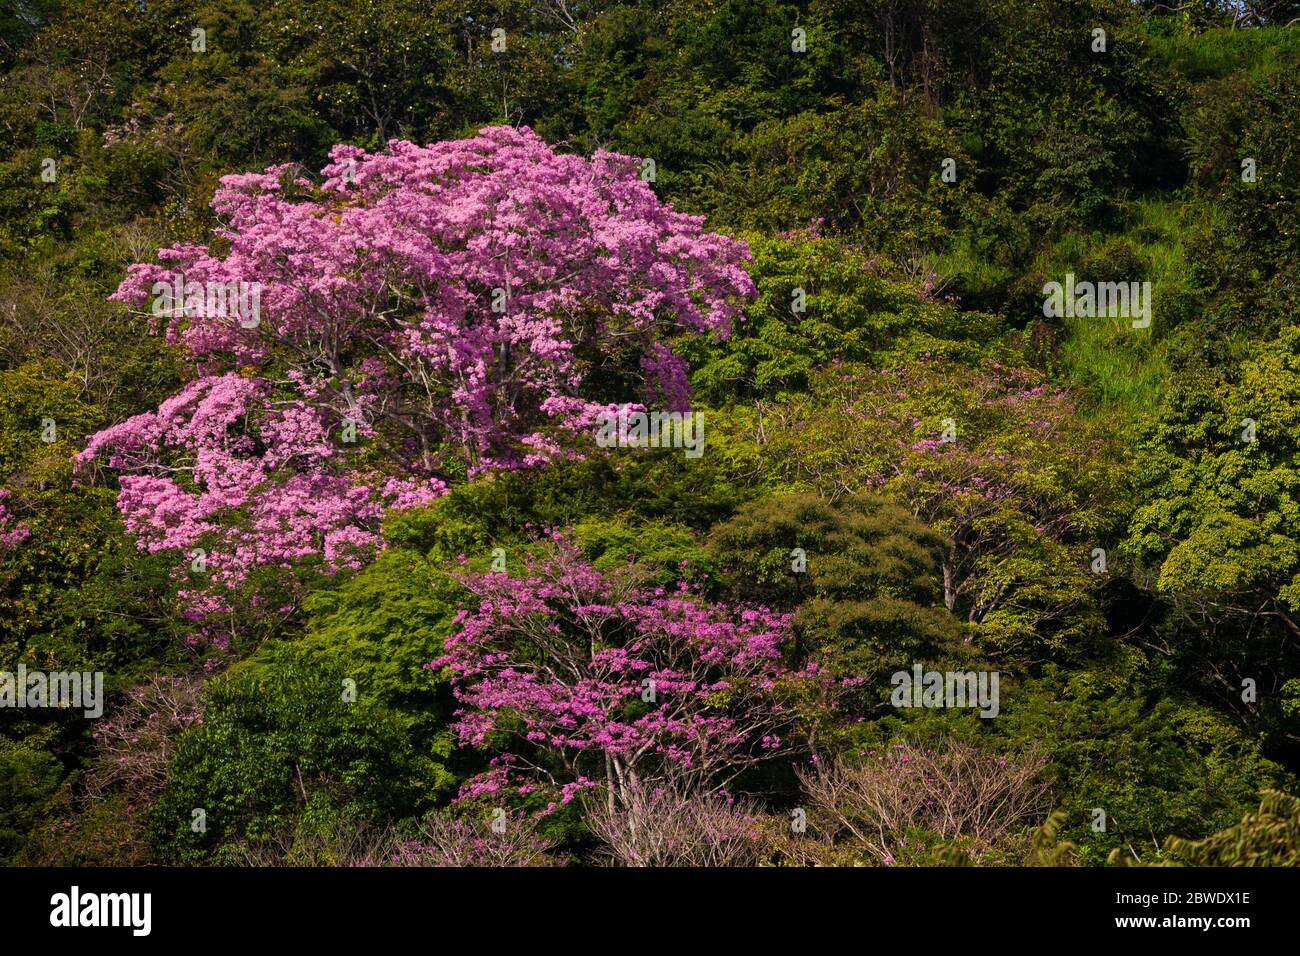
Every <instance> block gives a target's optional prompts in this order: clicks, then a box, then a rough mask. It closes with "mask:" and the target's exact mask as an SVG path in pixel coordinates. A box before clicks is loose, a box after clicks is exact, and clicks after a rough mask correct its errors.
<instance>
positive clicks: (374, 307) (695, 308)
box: [81, 127, 753, 618]
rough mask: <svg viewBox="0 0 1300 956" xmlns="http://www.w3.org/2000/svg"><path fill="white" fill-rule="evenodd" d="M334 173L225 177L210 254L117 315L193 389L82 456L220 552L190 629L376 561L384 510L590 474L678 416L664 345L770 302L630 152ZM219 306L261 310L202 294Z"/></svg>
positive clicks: (167, 543)
mask: <svg viewBox="0 0 1300 956" xmlns="http://www.w3.org/2000/svg"><path fill="white" fill-rule="evenodd" d="M331 160H332V162H331V163H330V164H329V165H328V166H326V167H325V169H324V170H323V175H324V181H323V182H321V183H319V184H318V183H316V182H313V181H312V180H309V179H308V178H306V177H304V176H303V175H302V174H301V173H300V171H297V170H295V169H293V168H291V167H288V166H278V167H272V168H270V169H268V170H266V171H265V172H264V173H255V174H247V175H235V176H227V177H225V178H224V179H223V180H222V184H221V188H220V189H219V190H218V191H217V193H216V196H215V198H214V199H213V203H212V206H213V208H214V209H215V210H216V212H217V213H218V214H219V215H220V217H221V219H222V222H223V225H222V227H221V228H220V229H219V230H218V232H217V236H216V241H215V242H214V244H213V245H212V246H211V247H201V246H184V247H178V248H172V249H163V250H160V252H159V256H158V257H159V260H160V263H159V264H136V265H133V266H131V268H130V270H129V274H128V276H127V278H126V280H125V281H124V282H123V283H122V285H121V287H120V288H119V289H118V291H117V292H116V293H115V295H114V298H116V299H119V300H121V301H123V302H126V303H129V304H130V305H132V306H133V307H135V308H137V309H140V310H142V311H144V312H145V313H146V314H153V315H155V316H157V317H158V318H159V320H160V325H161V326H162V331H163V332H164V334H165V335H166V336H167V337H168V339H169V341H171V342H173V343H175V344H176V345H178V346H179V347H181V348H182V349H183V351H184V353H185V354H186V355H187V356H188V357H189V358H190V359H192V361H193V362H194V365H195V368H196V371H197V373H198V375H197V377H196V378H195V379H194V380H193V381H192V382H190V383H189V384H188V385H187V386H186V387H185V388H184V389H183V390H182V391H181V392H180V393H179V394H177V395H175V396H173V397H172V398H170V399H168V400H167V401H166V402H164V403H163V404H162V406H160V407H159V408H158V410H157V411H155V412H150V413H147V414H143V415H139V416H136V417H134V418H131V419H129V420H128V421H125V422H123V423H121V424H119V425H117V426H115V427H113V428H110V429H108V430H106V431H103V432H100V433H99V434H97V435H94V436H92V437H91V439H90V442H89V444H88V447H87V448H86V450H85V452H84V453H83V454H82V456H81V460H82V463H83V465H85V464H87V463H89V462H91V461H95V460H103V459H105V458H106V459H107V462H108V464H109V465H110V466H111V467H113V468H115V469H118V470H120V471H121V473H122V476H121V495H120V498H119V507H120V509H121V511H122V513H123V514H124V516H125V518H126V522H127V524H128V526H129V527H130V528H131V530H132V531H134V532H135V533H136V534H137V535H139V538H140V541H141V545H142V547H146V548H149V549H150V550H163V549H177V550H180V551H186V552H190V553H193V552H196V551H199V550H202V552H203V553H202V555H200V556H199V557H200V562H201V563H200V565H199V567H201V568H202V569H203V573H204V574H207V575H208V578H204V579H200V580H201V582H202V581H208V582H210V583H211V585H212V586H209V585H208V584H205V583H200V584H198V585H197V586H195V587H194V588H192V589H191V591H190V593H189V595H188V596H189V598H190V608H191V613H192V614H193V615H194V616H195V617H199V618H202V617H205V616H207V615H209V614H210V613H211V612H213V611H220V610H222V609H223V607H224V606H225V604H224V600H225V599H223V598H222V597H221V596H220V592H221V589H222V588H228V587H231V586H236V585H237V584H238V583H239V582H240V581H241V580H243V579H244V578H245V577H246V575H247V574H248V572H249V571H250V570H251V569H252V568H255V567H263V566H280V565H284V566H289V565H291V564H292V563H293V562H295V561H297V560H299V559H301V558H304V557H308V556H313V557H318V558H320V559H322V560H323V561H324V563H325V566H326V567H327V569H328V568H336V567H338V566H340V565H342V564H347V563H353V564H354V563H356V562H358V561H360V560H362V559H363V558H364V555H365V554H366V552H367V551H368V550H371V549H373V548H374V547H375V546H376V544H377V534H376V532H377V523H378V520H379V518H380V517H381V516H382V514H383V513H384V511H385V510H386V509H388V508H391V507H401V506H405V505H411V504H418V503H421V502H424V501H428V500H430V499H431V498H434V497H436V496H438V495H440V494H442V493H443V492H444V491H445V487H446V486H445V482H446V481H448V480H451V479H453V478H455V477H457V476H461V475H465V474H473V473H474V472H476V471H479V470H482V469H485V468H502V467H504V468H515V467H522V466H528V465H534V464H541V463H544V462H546V461H548V460H551V459H552V458H554V457H555V456H557V455H563V454H580V453H581V452H582V450H583V449H584V448H587V449H589V448H591V447H592V446H593V444H594V442H593V441H592V439H591V435H590V434H587V432H589V430H590V429H591V426H592V424H593V422H594V419H595V415H596V414H597V413H598V412H599V411H601V410H603V409H605V408H608V407H609V406H610V405H611V404H614V403H618V402H627V401H655V402H658V403H661V404H662V405H664V406H667V407H669V408H673V409H683V408H684V407H685V406H686V403H687V402H688V398H689V395H688V388H687V383H686V368H685V363H684V362H683V361H682V360H681V359H679V358H678V357H677V356H675V355H674V354H673V353H672V351H671V350H670V348H669V346H668V344H667V339H668V337H669V336H670V335H672V334H676V333H680V332H696V333H706V332H707V333H714V334H718V335H725V334H726V333H727V331H728V330H729V327H730V323H731V321H732V320H733V319H734V318H736V317H738V315H739V314H740V313H739V308H740V305H741V303H742V302H743V301H744V300H745V299H746V298H747V297H749V296H751V295H752V294H753V285H752V283H751V281H750V279H749V276H748V273H747V272H746V271H745V269H744V262H745V260H746V259H747V258H748V250H747V248H746V247H745V246H744V244H743V243H740V242H737V241H735V240H732V239H729V238H727V237H725V236H721V235H716V234H712V233H709V232H707V231H705V229H704V226H703V222H702V219H701V218H700V217H693V216H688V215H684V214H682V213H678V212H676V211H674V210H673V209H672V208H671V207H670V206H667V205H664V204H662V203H660V202H659V201H658V199H657V198H656V196H655V195H654V193H653V192H652V191H651V189H650V188H649V186H647V185H646V184H645V183H644V182H642V181H641V180H640V178H639V177H638V169H639V167H638V164H637V163H636V161H635V160H633V159H631V158H629V157H626V156H619V155H615V154H613V153H607V152H599V153H597V154H596V155H595V156H594V157H592V158H591V159H590V160H588V159H584V158H582V157H579V156H572V155H564V154H560V153H556V152H554V151H553V150H552V149H550V148H549V147H548V146H547V145H546V144H545V143H544V142H543V141H542V140H541V139H540V138H539V137H537V136H536V135H535V134H534V133H532V132H531V131H530V130H528V129H514V128H510V127H496V128H489V129H484V130H482V131H481V132H480V133H479V134H478V135H477V136H474V137H471V138H468V139H463V140H456V141H451V142H443V143H437V144H434V145H431V146H416V145H414V144H411V143H407V142H401V141H392V142H390V143H389V145H388V149H387V150H386V151H384V152H382V153H376V154H368V153H366V152H365V151H363V150H361V149H359V148H356V147H352V146H336V147H335V148H334V149H333V151H332V153H331ZM192 284H197V285H192ZM241 284H242V285H241ZM214 287H215V288H223V289H230V290H231V295H230V301H231V302H232V303H233V302H235V301H238V302H239V303H240V304H241V305H242V306H243V307H244V308H243V311H237V310H236V309H234V308H233V307H225V306H223V303H222V300H220V299H214V298H213V296H212V295H211V294H210V293H209V294H208V295H207V296H206V297H205V296H203V295H199V296H197V297H195V296H191V294H190V293H189V292H188V291H187V290H190V289H204V288H208V289H210V288H214ZM170 289H176V290H179V291H181V292H182V293H183V294H182V295H181V296H180V297H179V298H177V299H174V300H172V301H169V302H168V301H166V300H165V299H163V297H162V293H163V292H164V291H166V290H170ZM236 290H238V293H239V294H238V297H236V295H235V294H234V292H235V291H236ZM160 302H165V304H164V305H163V306H161V307H160V305H159V303H160ZM252 303H256V305H257V308H256V309H255V310H254V312H253V313H251V314H250V312H249V311H248V308H247V307H248V306H249V305H250V304H252Z"/></svg>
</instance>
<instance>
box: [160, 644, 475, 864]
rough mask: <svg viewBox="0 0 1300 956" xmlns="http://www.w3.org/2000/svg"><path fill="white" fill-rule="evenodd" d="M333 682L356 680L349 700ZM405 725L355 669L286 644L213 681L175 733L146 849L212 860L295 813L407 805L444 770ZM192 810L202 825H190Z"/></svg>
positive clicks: (424, 804) (431, 790)
mask: <svg viewBox="0 0 1300 956" xmlns="http://www.w3.org/2000/svg"><path fill="white" fill-rule="evenodd" d="M345 680H353V681H356V700H355V701H353V702H348V701H346V700H345V699H344V697H345V695H346V694H347V686H346V685H345V683H344V681H345ZM408 723H409V722H408V721H406V720H403V719H402V718H400V717H399V716H398V715H396V714H394V713H393V712H392V711H391V710H390V708H388V707H387V706H385V705H384V704H383V703H382V702H381V701H380V695H379V693H377V692H376V690H375V688H374V687H372V686H371V685H370V684H369V682H367V681H366V679H365V671H364V669H363V668H362V667H361V666H352V665H351V662H347V663H338V662H317V661H313V660H312V659H311V658H310V657H309V656H308V655H307V654H304V653H299V652H297V651H296V650H295V649H294V648H284V649H280V650H277V651H274V652H271V656H269V657H268V658H266V659H265V666H251V667H248V668H245V669H241V670H239V671H236V672H234V673H231V674H230V675H228V676H225V677H221V678H217V679H216V680H214V681H213V682H212V684H211V685H210V686H209V688H208V691H207V694H206V702H205V710H204V718H203V724H202V725H201V726H198V727H195V728H192V729H191V730H189V731H187V732H186V733H185V734H184V735H182V737H181V738H180V740H179V742H178V744H177V749H176V753H175V755H174V757H173V758H172V760H171V762H170V764H169V770H168V772H169V779H168V783H167V788H166V789H165V790H164V792H163V794H162V796H161V797H160V798H159V800H158V802H157V803H156V804H155V806H154V808H153V810H152V813H151V818H150V832H151V836H152V841H153V843H154V847H155V850H156V852H157V853H158V854H159V855H160V857H161V858H162V859H165V860H172V861H175V862H191V863H192V862H200V861H203V860H209V859H222V858H223V857H222V848H223V847H224V848H226V850H225V852H226V853H229V852H230V848H231V847H234V846H237V845H239V844H243V843H246V844H247V845H249V846H252V847H257V846H259V845H264V844H267V843H273V842H274V841H276V840H279V839H283V837H284V834H285V833H286V831H288V832H292V831H293V830H294V829H295V828H296V827H297V826H298V825H299V823H298V821H299V819H300V817H303V816H307V817H312V816H316V815H319V814H337V813H346V814H353V815H355V816H357V817H358V818H360V819H364V820H369V821H374V820H383V819H388V818H401V817H405V816H411V815H414V814H416V813H419V812H420V811H421V810H423V809H425V808H428V807H429V806H431V805H432V804H433V803H434V801H435V800H436V799H437V797H438V796H439V795H440V793H441V792H442V791H443V790H445V788H446V787H447V786H448V785H449V784H450V782H451V778H450V775H449V774H448V772H447V770H446V769H445V767H444V766H443V764H442V763H441V761H440V759H439V757H438V755H437V754H435V753H431V752H429V750H427V749H425V748H422V747H417V746H416V740H415V736H414V734H413V732H412V730H411V728H410V727H409V726H408ZM198 809H201V810H203V811H204V815H205V820H206V825H205V829H203V830H202V831H201V832H194V826H196V824H195V820H196V819H197V818H196V817H195V816H194V813H193V811H194V810H198Z"/></svg>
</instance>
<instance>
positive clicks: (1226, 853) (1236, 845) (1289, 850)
mask: <svg viewBox="0 0 1300 956" xmlns="http://www.w3.org/2000/svg"><path fill="white" fill-rule="evenodd" d="M1169 851H1170V853H1171V854H1172V855H1173V856H1174V857H1176V858H1177V859H1179V860H1181V861H1183V862H1185V863H1187V864H1188V865H1189V866H1298V865H1300V799H1298V798H1296V797H1293V796H1291V795H1290V794H1287V793H1282V792H1280V791H1277V790H1267V791H1265V792H1264V795H1263V799H1262V800H1261V801H1260V803H1259V809H1258V810H1257V811H1255V812H1252V813H1248V814H1246V815H1245V816H1244V817H1243V818H1242V820H1241V822H1240V823H1238V824H1236V825H1235V826H1231V827H1228V828H1227V829H1226V830H1222V831H1221V832H1219V833H1215V834H1214V835H1212V836H1208V837H1206V838H1205V839H1204V840H1182V839H1177V838H1175V839H1172V840H1170V841H1169Z"/></svg>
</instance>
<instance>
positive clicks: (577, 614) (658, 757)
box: [430, 536, 799, 812]
mask: <svg viewBox="0 0 1300 956" xmlns="http://www.w3.org/2000/svg"><path fill="white" fill-rule="evenodd" d="M464 583H465V584H466V586H467V587H468V588H469V590H470V591H471V592H472V594H473V595H474V597H475V598H476V599H477V601H478V606H477V609H476V610H473V611H465V612H461V614H460V615H459V617H458V624H459V627H458V628H457V630H456V631H455V633H453V634H452V635H451V636H449V637H448V638H447V639H446V642H445V651H446V653H445V654H444V655H443V656H442V657H440V658H438V659H437V660H435V661H433V662H432V663H431V664H430V666H431V667H434V668H447V669H448V670H449V672H450V675H451V677H452V680H453V682H454V686H455V694H456V697H457V699H458V700H459V701H460V703H461V705H462V706H461V709H460V710H458V712H457V716H458V720H457V723H456V725H455V729H456V732H457V733H458V735H459V737H460V739H461V741H462V742H463V743H466V744H474V745H485V744H489V743H493V742H497V741H499V740H500V735H501V734H503V733H505V734H511V735H514V744H516V745H518V746H517V748H516V750H515V752H512V753H509V754H507V755H504V756H503V757H502V758H499V759H498V760H497V761H495V762H494V770H492V771H490V772H489V773H487V774H485V775H483V776H482V777H480V778H478V779H477V780H476V781H474V782H472V783H471V784H470V785H468V786H467V787H466V788H465V789H464V790H463V791H462V798H472V797H477V796H482V795H484V794H495V793H497V792H499V791H501V790H503V789H504V788H505V787H507V786H508V785H509V784H510V781H509V774H510V772H511V771H512V770H519V769H527V770H529V771H531V772H532V773H533V774H534V775H535V776H540V778H541V779H542V780H543V781H544V782H546V783H549V784H550V785H551V786H552V787H554V788H555V789H556V790H557V791H559V792H560V793H562V795H563V796H562V800H563V801H565V802H567V801H568V800H571V799H572V798H573V796H574V795H575V794H576V793H577V792H578V791H579V790H581V789H583V788H585V787H588V786H603V788H604V790H605V796H606V800H607V801H608V807H609V809H610V811H611V812H613V811H614V810H615V809H616V808H617V809H619V810H622V811H625V812H633V811H634V810H635V807H636V806H637V805H638V795H640V794H641V793H642V792H643V788H644V786H646V785H647V784H649V785H653V784H654V783H655V782H656V781H662V782H664V783H665V784H668V783H671V784H672V785H673V786H677V787H683V788H686V789H689V790H693V791H697V790H703V791H706V792H714V791H717V790H719V789H722V788H724V787H725V786H726V785H727V784H728V782H730V781H731V780H733V779H734V778H735V777H736V776H737V775H738V774H739V773H740V772H741V771H742V770H744V769H745V768H746V767H748V766H751V765H752V764H753V763H755V762H756V761H759V760H763V759H766V758H768V757H771V756H773V755H774V754H776V753H778V752H781V751H782V750H783V749H784V748H785V746H786V741H787V740H788V739H789V735H790V731H791V725H792V723H793V722H794V717H795V713H794V709H793V708H792V707H791V706H789V705H788V704H787V703H786V700H787V695H786V693H785V691H786V690H788V689H789V688H790V684H791V682H792V681H794V680H797V679H799V678H798V677H796V676H795V675H792V674H791V673H790V672H789V671H788V670H787V668H786V667H785V665H784V663H783V661H782V644H783V643H784V642H785V641H786V640H787V639H788V638H789V636H790V624H791V619H790V616H789V615H782V614H775V613H773V612H770V611H767V610H764V609H738V608H733V607H730V606H726V605H721V604H708V603H705V602H703V601H701V600H700V599H699V598H698V597H697V596H696V595H693V594H692V593H690V592H689V590H688V589H687V588H686V587H685V586H680V587H679V588H678V589H677V590H675V591H672V592H667V593H666V592H665V591H664V590H663V589H662V588H652V587H650V586H648V585H647V584H646V578H645V575H644V574H643V573H642V572H641V571H640V570H639V569H638V568H636V567H635V566H633V565H629V566H627V567H625V568H621V569H618V570H613V571H598V570H596V569H595V568H593V567H592V566H591V565H590V564H588V563H587V562H586V561H584V560H583V559H582V557H581V555H580V553H579V552H578V551H577V549H576V548H574V547H573V546H572V545H570V544H568V543H567V542H565V541H564V540H563V539H562V538H559V537H558V536H557V537H556V539H555V540H554V541H553V542H550V543H549V544H548V546H547V547H546V548H545V549H544V550H543V552H542V553H541V554H540V556H537V557H535V558H533V559H532V560H531V561H530V563H529V565H528V571H527V576H526V577H523V578H514V577H508V576H507V575H505V574H499V573H498V574H492V573H489V574H481V575H472V576H467V577H466V578H465V579H464ZM529 789H530V785H528V784H525V785H523V787H522V788H521V792H528V791H529Z"/></svg>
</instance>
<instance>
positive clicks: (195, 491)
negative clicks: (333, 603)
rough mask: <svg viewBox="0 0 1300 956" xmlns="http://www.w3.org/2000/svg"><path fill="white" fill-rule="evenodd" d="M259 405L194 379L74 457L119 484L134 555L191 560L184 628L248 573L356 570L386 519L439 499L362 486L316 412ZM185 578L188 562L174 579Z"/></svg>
mask: <svg viewBox="0 0 1300 956" xmlns="http://www.w3.org/2000/svg"><path fill="white" fill-rule="evenodd" d="M268 393H269V386H268V385H267V383H265V382H263V381H260V380H257V379H251V378H244V377H242V376H240V375H237V374H233V373H230V374H226V375H213V376H204V377H202V378H199V379H196V380H194V381H192V382H190V383H189V384H188V385H186V386H185V388H183V389H182V390H181V391H180V392H179V393H177V394H176V395H174V396H172V397H171V398H169V399H167V400H166V401H165V402H163V403H162V405H160V406H159V408H158V410H157V411H155V412H148V413H145V414H142V415H136V416H134V417H133V418H129V419H127V420H126V421H124V422H122V423H120V424H118V425H115V426H113V427H112V428H109V429H106V430H104V431H102V432H99V433H98V434H96V435H94V436H92V437H91V439H90V441H89V443H88V444H87V446H86V448H85V450H84V451H82V452H81V454H80V455H78V463H79V465H81V466H82V467H85V466H86V465H88V464H89V463H90V462H92V461H94V460H95V459H96V458H97V457H99V456H100V455H106V457H107V461H108V464H109V466H110V467H112V468H116V469H120V470H121V471H122V472H124V473H123V474H122V476H121V479H120V485H121V491H120V493H119V495H118V499H117V505H118V509H119V510H120V511H121V513H122V515H123V518H124V521H125V524H126V527H127V529H128V530H129V531H131V532H132V533H133V534H134V535H135V536H136V538H137V543H138V544H139V546H140V547H141V548H142V549H143V550H147V551H150V552H159V551H169V550H175V551H181V552H186V553H187V555H188V554H190V553H196V552H198V551H200V550H201V551H202V554H203V562H202V563H203V566H204V571H203V572H202V573H203V575H204V576H203V577H201V578H200V579H199V580H200V581H201V582H202V583H201V584H200V585H199V586H196V587H188V588H186V589H185V590H183V592H182V597H184V598H185V599H186V600H187V602H188V609H187V614H188V615H189V617H190V618H191V619H194V620H200V619H202V618H204V617H206V616H207V615H210V614H213V613H218V612H221V611H224V610H228V608H227V606H226V599H225V598H224V597H223V596H222V595H223V594H224V593H227V592H228V591H229V590H230V589H233V588H236V587H238V586H239V585H240V584H241V583H242V582H243V581H244V580H245V578H246V577H247V575H248V573H249V572H250V570H251V569H252V568H254V567H257V566H278V567H283V568H289V567H291V566H292V564H293V563H294V562H295V561H297V560H300V559H303V558H307V557H316V556H320V557H322V558H323V560H324V564H325V567H326V569H327V570H337V569H338V568H339V567H344V566H347V567H358V566H360V563H361V561H362V560H363V559H364V557H365V556H367V555H368V554H369V553H371V552H373V550H374V549H375V548H376V547H378V545H379V534H378V530H379V520H380V519H381V518H382V516H383V514H384V512H385V511H386V510H387V509H388V508H391V507H409V506H411V505H416V504H423V503H427V502H429V501H432V500H434V499H436V498H438V497H440V496H441V495H442V494H443V493H444V492H445V490H446V486H445V485H444V484H443V482H441V481H440V480H438V479H436V478H404V479H398V478H381V477H379V476H375V477H374V478H373V479H371V480H369V481H366V480H362V476H361V475H360V474H359V473H358V472H357V471H356V470H355V469H354V468H352V467H351V466H350V465H349V463H348V461H347V456H346V455H345V453H344V451H343V448H344V446H343V445H341V444H339V443H338V442H336V441H332V440H331V436H330V434H329V421H328V418H327V416H326V414H325V413H324V412H323V410H322V409H320V408H317V407H313V406H311V405H309V404H308V403H306V402H304V401H301V400H293V401H285V402H273V401H270V400H268V399H269V394H268ZM189 567H192V562H191V561H190V560H189V558H188V556H187V558H186V561H185V562H184V563H181V564H180V566H179V567H178V574H179V573H180V572H181V570H182V569H185V568H189Z"/></svg>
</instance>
